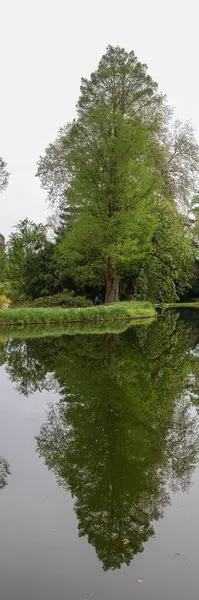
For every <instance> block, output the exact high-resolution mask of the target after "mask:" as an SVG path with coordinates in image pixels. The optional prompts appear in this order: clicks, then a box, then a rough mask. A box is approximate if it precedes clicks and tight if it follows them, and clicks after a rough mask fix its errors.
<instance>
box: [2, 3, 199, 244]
mask: <svg viewBox="0 0 199 600" xmlns="http://www.w3.org/2000/svg"><path fill="white" fill-rule="evenodd" d="M116 4H118V6H116ZM198 22H199V3H198V2H197V0H189V2H187V1H186V2H184V6H183V1H182V0H172V1H171V0H167V1H165V0H164V1H161V0H136V1H135V0H122V1H121V0H120V1H118V3H117V0H100V2H99V1H98V2H95V0H72V1H71V0H70V1H68V0H54V1H52V0H4V1H3V0H0V86H1V87H0V156H2V157H3V158H4V160H6V161H7V163H8V168H9V171H10V173H11V176H10V181H9V186H8V189H7V191H6V192H4V193H3V194H1V197H0V231H1V232H2V233H3V234H4V235H5V236H6V237H7V236H8V235H9V233H10V232H11V229H12V227H13V226H14V225H15V224H16V223H17V222H18V221H19V219H22V218H25V217H26V216H28V217H29V218H31V219H33V220H35V221H37V222H39V221H45V219H46V216H47V206H46V203H45V193H44V192H43V191H42V190H41V188H40V185H39V181H38V180H37V179H36V178H35V172H36V162H37V159H38V157H39V155H40V153H42V152H43V151H44V149H45V147H46V146H47V145H48V143H49V142H51V141H53V140H54V138H55V137H56V134H57V131H58V128H59V127H60V126H61V125H63V124H64V123H65V122H66V121H68V120H70V119H71V118H72V117H73V116H74V109H75V104H76V101H77V98H78V94H79V85H80V78H81V76H85V77H87V76H89V74H90V72H91V71H92V70H94V69H95V68H96V67H97V64H98V61H99V59H100V57H101V55H102V54H103V53H104V52H105V49H106V46H107V45H108V44H113V45H117V44H118V45H121V46H124V47H125V48H126V49H127V50H128V51H129V50H132V49H133V50H134V51H135V53H136V55H137V56H138V58H139V59H140V60H141V61H142V62H146V63H147V64H148V67H149V73H150V74H151V75H152V77H153V78H154V79H155V80H156V81H157V82H158V83H159V85H160V88H161V90H162V91H163V92H164V93H166V94H167V96H168V100H169V103H170V104H171V105H172V106H174V107H175V111H176V116H177V117H179V118H180V119H182V120H186V119H191V120H192V122H193V125H194V126H195V128H196V129H197V130H198V131H197V137H198V140H199V64H198V63H199V37H198Z"/></svg>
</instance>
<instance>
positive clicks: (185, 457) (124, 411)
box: [0, 311, 199, 600]
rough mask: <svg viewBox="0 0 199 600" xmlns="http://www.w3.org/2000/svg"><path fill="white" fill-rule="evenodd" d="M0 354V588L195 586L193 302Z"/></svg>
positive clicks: (197, 330)
mask: <svg viewBox="0 0 199 600" xmlns="http://www.w3.org/2000/svg"><path fill="white" fill-rule="evenodd" d="M0 364H1V368H0V382H1V397H0V455H1V457H0V533H1V536H0V581H1V600H8V599H9V600H12V599H13V600H14V599H15V598H16V597H17V598H20V600H23V599H24V600H25V599H26V600H27V598H28V599H29V600H36V599H40V598H41V599H42V600H55V598H56V600H66V599H67V600H73V599H74V600H85V599H86V598H87V599H90V600H130V599H132V598H133V599H134V600H137V599H141V600H144V599H147V600H159V599H160V597H161V598H162V600H168V598H172V599H174V598H175V600H178V599H180V600H185V599H186V600H187V598H188V597H190V598H191V599H192V600H196V599H197V600H198V591H199V584H198V555H199V536H198V523H199V503H198V493H199V470H198V463H199V455H198V451H199V423H198V398H199V316H197V312H196V314H194V313H193V312H192V313H191V314H190V313H189V312H188V311H182V312H181V314H180V315H179V314H178V313H177V312H176V313H174V312H170V313H168V312H167V313H166V314H165V315H164V316H162V317H160V318H159V319H158V320H157V321H155V322H154V323H153V324H151V325H150V326H145V325H142V326H137V327H132V328H130V329H129V330H127V331H126V332H125V333H122V334H120V335H117V334H106V335H76V336H72V335H70V336H58V337H52V338H50V337H48V338H44V339H42V338H41V339H40V338H38V339H35V338H34V339H31V338H29V339H27V340H15V339H13V340H12V339H10V340H8V341H7V342H5V343H3V340H1V345H0ZM137 579H138V580H143V581H141V582H140V583H138V582H137V581H136V580H137Z"/></svg>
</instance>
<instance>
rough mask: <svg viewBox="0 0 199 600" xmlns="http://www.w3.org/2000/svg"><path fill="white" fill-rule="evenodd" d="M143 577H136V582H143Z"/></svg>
mask: <svg viewBox="0 0 199 600" xmlns="http://www.w3.org/2000/svg"><path fill="white" fill-rule="evenodd" d="M143 581H144V579H142V577H138V578H137V579H136V583H143Z"/></svg>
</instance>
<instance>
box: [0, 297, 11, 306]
mask: <svg viewBox="0 0 199 600" xmlns="http://www.w3.org/2000/svg"><path fill="white" fill-rule="evenodd" d="M10 303H11V300H9V298H6V296H5V295H4V294H3V295H2V296H0V309H2V308H6V306H8V305H9V304H10Z"/></svg>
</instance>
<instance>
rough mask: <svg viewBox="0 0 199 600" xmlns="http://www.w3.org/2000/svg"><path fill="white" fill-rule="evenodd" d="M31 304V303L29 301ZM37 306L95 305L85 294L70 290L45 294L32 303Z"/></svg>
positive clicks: (73, 306)
mask: <svg viewBox="0 0 199 600" xmlns="http://www.w3.org/2000/svg"><path fill="white" fill-rule="evenodd" d="M29 306H30V303H29ZM31 306H33V307H35V308H40V307H41V308H48V307H51V306H62V307H63V308H83V307H87V306H93V302H91V300H87V299H86V298H84V296H73V295H72V294H71V293H69V292H68V291H66V290H65V291H64V292H61V293H60V294H55V295H54V296H44V297H42V298H37V299H36V300H34V302H32V303H31Z"/></svg>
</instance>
